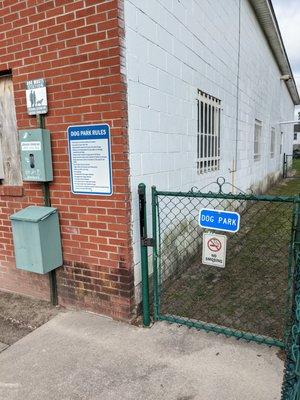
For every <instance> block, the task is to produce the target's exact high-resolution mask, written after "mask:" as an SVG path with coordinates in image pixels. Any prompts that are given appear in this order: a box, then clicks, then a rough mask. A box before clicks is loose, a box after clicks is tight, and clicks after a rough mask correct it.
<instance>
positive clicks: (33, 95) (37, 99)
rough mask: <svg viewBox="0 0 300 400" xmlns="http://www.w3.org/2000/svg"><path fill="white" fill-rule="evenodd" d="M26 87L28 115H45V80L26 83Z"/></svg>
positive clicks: (46, 105)
mask: <svg viewBox="0 0 300 400" xmlns="http://www.w3.org/2000/svg"><path fill="white" fill-rule="evenodd" d="M25 86H26V104H27V113H28V114H29V115H37V114H47V112H48V102H47V89H46V81H45V79H35V80H32V81H27V82H26V83H25Z"/></svg>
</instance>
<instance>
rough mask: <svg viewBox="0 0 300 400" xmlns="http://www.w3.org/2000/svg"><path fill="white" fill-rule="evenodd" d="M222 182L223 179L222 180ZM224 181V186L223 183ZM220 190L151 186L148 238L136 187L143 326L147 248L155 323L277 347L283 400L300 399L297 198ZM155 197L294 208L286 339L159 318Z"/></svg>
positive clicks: (143, 199) (143, 190)
mask: <svg viewBox="0 0 300 400" xmlns="http://www.w3.org/2000/svg"><path fill="white" fill-rule="evenodd" d="M224 182H225V180H224ZM224 182H223V183H224ZM217 183H218V182H217ZM218 185H219V191H218V192H216V193H213V192H211V191H210V192H207V193H203V192H200V191H199V192H198V191H194V190H193V189H192V190H191V191H189V192H173V191H159V190H157V189H156V187H155V186H152V189H151V192H152V195H151V198H152V238H148V237H147V222H146V221H147V212H146V186H145V185H144V184H140V185H139V200H140V221H141V232H140V233H141V267H142V298H143V323H144V326H149V325H150V297H149V286H150V285H149V271H148V247H152V248H153V253H152V262H153V276H152V282H153V319H154V321H167V322H170V323H176V324H179V325H185V326H187V327H189V328H191V327H193V328H196V329H198V330H204V331H206V332H214V333H216V334H223V335H225V336H226V337H235V338H236V339H243V340H246V341H248V342H250V341H253V342H256V343H259V344H266V345H268V346H276V347H278V348H281V349H284V350H285V352H286V362H285V373H284V381H283V386H282V400H300V196H299V195H295V196H272V195H256V194H245V193H238V194H234V193H224V192H223V190H222V186H223V185H222V184H219V183H218ZM158 196H171V197H182V198H183V197H189V198H206V199H230V200H244V201H262V202H282V203H291V204H292V205H293V218H292V226H291V241H290V249H289V260H288V263H289V266H288V268H289V277H288V280H289V282H288V287H289V291H290V304H291V310H290V318H289V321H290V322H289V323H287V325H288V326H287V327H286V328H287V334H286V338H285V340H282V341H281V340H278V339H274V338H270V337H266V336H262V335H258V334H254V333H249V332H244V331H241V330H237V329H232V328H229V327H223V326H219V325H216V324H212V323H205V322H202V321H194V320H187V319H185V318H180V317H177V316H169V315H162V314H161V313H160V284H159V272H158V258H159V246H160V240H161V238H160V235H159V214H158V213H159V208H158Z"/></svg>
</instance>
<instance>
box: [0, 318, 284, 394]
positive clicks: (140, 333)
mask: <svg viewBox="0 0 300 400" xmlns="http://www.w3.org/2000/svg"><path fill="white" fill-rule="evenodd" d="M276 352H277V350H276V349H269V348H267V347H265V346H259V345H254V344H247V343H242V342H238V341H236V340H233V339H226V338H223V337H221V336H216V335H214V334H206V333H202V332H197V331H193V330H188V329H186V328H183V327H177V326H175V325H167V324H164V323H157V324H155V325H154V326H153V327H152V328H151V329H144V328H138V327H134V326H130V325H126V324H123V323H118V322H115V321H112V320H110V319H107V318H103V317H99V316H96V315H93V314H87V313H83V312H67V313H62V314H60V315H58V316H56V317H55V318H54V319H52V320H51V321H49V322H48V323H47V324H45V325H43V326H42V327H40V328H38V329H37V330H36V331H34V332H33V333H31V334H29V335H28V336H26V337H24V338H23V339H21V340H20V341H19V342H17V343H15V344H14V345H13V346H11V347H10V348H8V349H6V350H4V351H3V352H2V353H0V399H3V400H12V399H13V400H41V399H47V400H67V399H69V400H83V399H89V400H102V399H103V400H119V399H120V400H121V399H122V400H139V399H143V400H152V399H154V400H160V399H164V400H198V399H199V400H200V399H201V400H226V399H228V400H229V399H230V400H235V399H236V400H241V399H243V400H276V399H278V400H279V399H280V387H281V381H282V374H283V362H282V361H281V360H280V359H279V358H278V357H277V355H276Z"/></svg>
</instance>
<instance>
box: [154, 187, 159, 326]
mask: <svg viewBox="0 0 300 400" xmlns="http://www.w3.org/2000/svg"><path fill="white" fill-rule="evenodd" d="M156 194H157V193H156V187H155V186H152V237H153V256H152V262H153V296H154V299H153V300H154V319H155V320H156V321H157V320H158V318H159V292H158V285H159V283H158V271H157V210H156Z"/></svg>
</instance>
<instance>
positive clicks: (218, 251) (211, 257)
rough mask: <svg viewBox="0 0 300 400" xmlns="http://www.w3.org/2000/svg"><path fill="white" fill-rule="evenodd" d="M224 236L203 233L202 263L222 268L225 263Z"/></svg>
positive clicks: (225, 238)
mask: <svg viewBox="0 0 300 400" xmlns="http://www.w3.org/2000/svg"><path fill="white" fill-rule="evenodd" d="M226 241H227V237H226V236H225V235H217V234H211V233H203V247H202V263H203V264H205V265H214V266H215V267H220V268H224V267H225V261H226Z"/></svg>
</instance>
